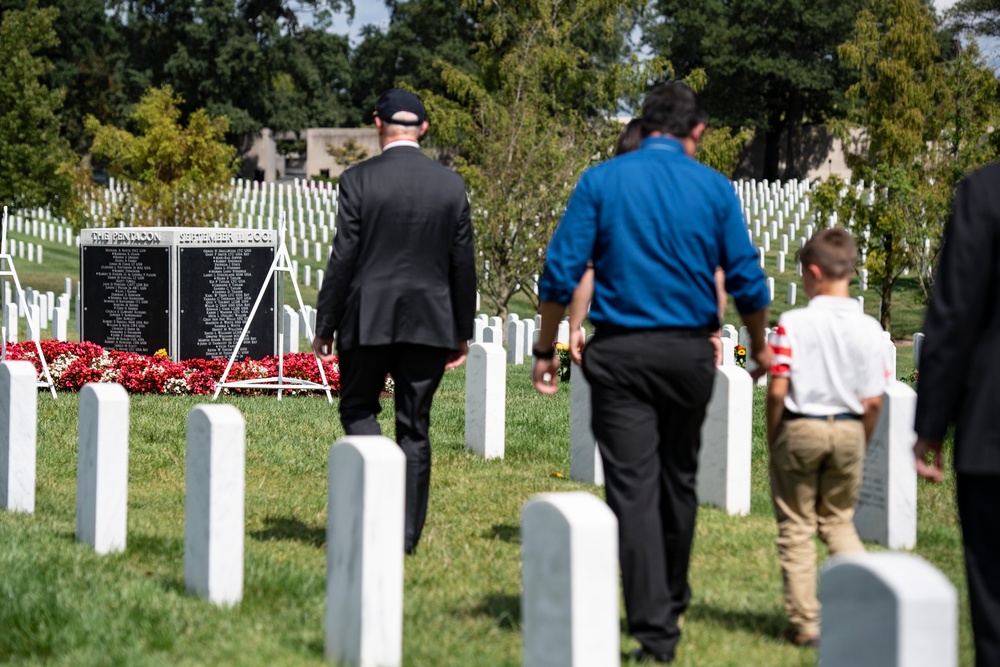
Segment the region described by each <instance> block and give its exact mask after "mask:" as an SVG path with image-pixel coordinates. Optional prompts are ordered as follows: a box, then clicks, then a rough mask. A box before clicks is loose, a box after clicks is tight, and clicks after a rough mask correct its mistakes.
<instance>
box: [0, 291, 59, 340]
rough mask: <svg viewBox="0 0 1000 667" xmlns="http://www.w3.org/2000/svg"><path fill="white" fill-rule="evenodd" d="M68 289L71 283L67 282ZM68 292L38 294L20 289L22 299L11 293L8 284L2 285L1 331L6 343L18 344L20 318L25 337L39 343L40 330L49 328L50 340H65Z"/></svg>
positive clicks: (37, 292)
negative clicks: (25, 325) (23, 324)
mask: <svg viewBox="0 0 1000 667" xmlns="http://www.w3.org/2000/svg"><path fill="white" fill-rule="evenodd" d="M67 284H68V286H70V289H72V287H71V285H72V281H70V280H67ZM70 300H71V297H70V293H69V292H66V293H63V294H60V295H59V296H58V297H57V296H56V295H55V293H54V292H44V293H43V292H39V291H36V290H33V289H32V288H30V287H26V288H25V289H24V300H23V301H22V300H21V298H19V296H18V295H16V294H15V293H14V290H13V289H12V287H11V283H10V282H4V301H3V332H4V336H5V338H4V339H5V340H6V341H7V342H10V343H16V342H17V341H18V328H19V325H20V318H22V317H23V318H26V319H27V320H28V322H29V324H28V327H27V330H28V335H29V337H32V338H33V339H34V340H41V331H42V329H49V330H50V334H51V336H50V337H51V338H52V339H54V340H61V341H66V340H69V321H70V319H69V308H70V305H69V304H70Z"/></svg>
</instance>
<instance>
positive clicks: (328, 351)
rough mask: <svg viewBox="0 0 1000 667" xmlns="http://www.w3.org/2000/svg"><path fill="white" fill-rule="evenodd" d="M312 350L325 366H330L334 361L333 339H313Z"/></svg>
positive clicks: (317, 337)
mask: <svg viewBox="0 0 1000 667" xmlns="http://www.w3.org/2000/svg"><path fill="white" fill-rule="evenodd" d="M312 349H313V352H314V353H315V354H316V356H317V357H318V358H319V360H320V361H322V362H323V363H324V364H328V363H330V362H331V361H333V339H332V338H320V337H319V336H316V337H315V338H313V342H312Z"/></svg>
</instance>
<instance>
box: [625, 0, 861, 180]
mask: <svg viewBox="0 0 1000 667" xmlns="http://www.w3.org/2000/svg"><path fill="white" fill-rule="evenodd" d="M867 4H868V1H867V0H847V1H846V2H842V1H841V0H777V1H775V0H705V1H704V2H697V3H691V2H686V1H685V0H655V1H654V2H653V3H652V5H651V7H652V9H653V11H652V12H650V13H649V14H648V17H649V18H647V20H646V21H645V24H644V26H643V32H644V35H645V38H644V39H645V41H646V42H647V43H648V44H649V45H650V47H651V48H652V49H653V51H654V52H655V53H657V54H659V55H661V56H662V57H664V58H666V59H668V60H669V61H670V62H671V63H672V64H673V66H674V68H675V70H676V72H677V74H678V75H679V76H682V77H684V76H688V75H690V73H691V72H693V71H695V70H697V69H699V68H700V69H703V70H704V71H705V74H706V75H707V77H708V83H707V85H706V87H705V89H704V91H702V94H701V95H702V99H703V102H704V104H705V108H706V109H708V111H709V113H710V114H711V117H712V119H713V122H715V123H717V124H720V125H729V126H734V127H753V128H755V129H756V130H757V132H758V133H761V134H763V137H764V149H765V150H764V174H763V175H764V178H767V179H776V178H778V177H779V176H781V177H783V178H794V177H800V176H802V175H803V174H804V173H805V171H806V170H807V168H808V165H806V164H804V163H803V161H802V156H801V143H802V141H801V140H802V137H801V130H802V127H803V126H804V125H806V124H808V123H820V122H824V121H825V120H827V119H828V118H837V117H842V116H843V114H844V112H845V106H844V104H843V95H842V91H843V90H844V88H845V87H846V83H845V80H844V72H843V70H841V69H840V68H839V67H838V56H837V46H838V45H839V44H841V43H842V42H844V41H846V40H847V39H848V37H849V36H850V35H851V32H852V30H853V28H854V23H853V21H854V17H855V14H856V12H857V11H858V10H859V9H861V8H862V7H864V6H866V5H867ZM783 135H784V137H785V139H786V142H787V143H786V146H785V157H786V161H785V169H784V172H783V173H780V174H779V158H780V151H781V138H782V136H783Z"/></svg>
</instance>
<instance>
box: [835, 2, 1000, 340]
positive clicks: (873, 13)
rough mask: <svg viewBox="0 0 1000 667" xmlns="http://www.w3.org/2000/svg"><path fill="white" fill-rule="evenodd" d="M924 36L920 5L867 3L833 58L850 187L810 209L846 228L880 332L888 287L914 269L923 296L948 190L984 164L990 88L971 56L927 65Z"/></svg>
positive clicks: (929, 41) (888, 307)
mask: <svg viewBox="0 0 1000 667" xmlns="http://www.w3.org/2000/svg"><path fill="white" fill-rule="evenodd" d="M934 30H935V23H934V17H933V15H932V14H931V11H930V9H929V8H928V7H927V6H926V5H925V4H924V3H922V2H920V0H874V2H873V3H872V7H871V8H870V9H866V10H863V11H862V12H860V13H859V14H858V20H857V32H856V36H855V38H854V40H852V41H850V42H847V43H845V44H844V45H843V46H842V47H841V49H840V56H841V60H842V61H843V62H844V63H845V65H846V66H848V67H850V68H852V69H853V70H854V72H855V73H856V74H857V76H858V81H857V83H855V84H854V85H853V86H851V87H850V88H849V89H848V91H847V97H848V98H849V99H850V100H852V101H854V102H855V103H856V105H857V106H856V107H855V108H854V110H853V112H852V115H851V119H852V120H853V121H854V123H855V124H856V126H857V127H858V128H860V129H861V131H862V133H861V136H860V138H859V139H858V140H856V141H855V142H853V147H852V148H851V150H849V151H848V154H847V158H848V165H849V166H850V167H851V168H852V172H853V176H852V185H851V187H845V186H844V184H843V183H842V182H838V181H831V182H828V183H827V184H825V185H824V186H823V188H821V189H820V192H821V194H820V196H819V198H818V199H817V201H818V203H819V208H820V210H823V211H824V213H827V212H829V211H830V210H837V211H838V213H839V215H840V217H841V218H842V219H843V220H845V221H847V220H849V221H851V223H852V224H853V226H854V228H855V232H856V234H855V236H856V237H857V238H858V239H859V241H860V246H861V248H862V251H863V254H864V256H865V257H866V268H867V269H868V271H869V275H870V280H871V282H872V284H873V286H875V287H878V288H879V290H880V293H881V300H882V317H881V320H882V326H883V327H884V328H885V329H886V330H887V331H888V330H889V329H890V327H891V322H892V291H893V287H894V286H895V284H896V281H897V280H898V278H899V277H900V275H901V274H902V273H903V272H904V271H906V270H909V269H915V270H917V275H918V278H919V279H920V281H921V284H922V286H923V287H924V289H925V291H929V289H930V277H931V273H932V272H931V268H932V266H933V261H934V257H935V256H936V252H937V249H938V248H939V246H940V240H941V230H942V229H943V225H944V220H945V217H946V215H947V211H948V209H949V207H950V202H951V197H952V192H953V191H954V186H955V185H956V183H957V182H958V180H959V179H961V178H962V177H963V176H964V175H965V174H966V173H968V171H970V170H971V169H974V168H976V167H977V166H979V165H981V164H983V163H985V162H986V161H988V160H989V159H991V158H992V157H993V155H994V148H993V145H992V144H991V143H990V142H989V140H988V134H989V128H990V127H991V125H992V124H993V123H995V122H996V119H997V103H996V91H997V84H996V79H995V78H994V75H993V74H992V73H991V72H989V70H987V69H986V68H985V66H984V65H983V63H982V60H981V58H980V57H979V56H978V53H977V52H976V51H975V47H974V46H970V47H961V46H958V47H956V48H957V53H958V56H957V57H956V58H955V59H954V60H951V61H945V62H939V61H937V60H936V58H937V56H938V42H937V41H936V39H935V34H934ZM824 189H825V190H826V191H825V192H824Z"/></svg>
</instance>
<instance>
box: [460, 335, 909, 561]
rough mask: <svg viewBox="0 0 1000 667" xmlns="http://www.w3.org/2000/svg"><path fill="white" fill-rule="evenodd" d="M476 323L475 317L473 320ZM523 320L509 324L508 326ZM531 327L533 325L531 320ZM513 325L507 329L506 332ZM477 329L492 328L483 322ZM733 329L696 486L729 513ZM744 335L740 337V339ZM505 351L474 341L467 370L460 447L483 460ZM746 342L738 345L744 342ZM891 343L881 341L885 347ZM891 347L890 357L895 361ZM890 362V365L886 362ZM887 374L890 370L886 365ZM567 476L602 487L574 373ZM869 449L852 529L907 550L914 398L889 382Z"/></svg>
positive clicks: (747, 385)
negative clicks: (484, 325) (885, 344)
mask: <svg viewBox="0 0 1000 667" xmlns="http://www.w3.org/2000/svg"><path fill="white" fill-rule="evenodd" d="M477 321H479V320H477ZM527 322H530V320H528V321H524V322H522V321H520V320H511V321H509V322H508V327H512V325H516V324H525V323H527ZM532 324H533V322H532ZM512 328H513V327H512ZM483 331H484V332H487V335H488V332H490V331H493V332H495V331H496V325H495V324H492V325H487V326H486V327H485V328H484V329H483ZM734 333H735V330H734V329H733V328H732V327H729V328H728V329H726V330H724V331H723V341H722V342H723V349H724V353H723V359H724V360H725V363H724V364H723V365H722V366H720V367H719V368H717V369H716V378H715V384H714V388H713V393H712V398H711V401H710V403H709V406H708V410H707V412H706V415H705V421H704V423H703V425H702V448H701V453H700V458H699V466H698V479H697V489H698V497H699V500H700V502H701V503H702V504H706V505H713V506H716V507H719V508H721V509H723V510H725V511H726V512H727V513H729V514H733V515H745V514H748V513H749V512H750V496H751V483H750V480H751V452H752V427H753V382H752V380H751V377H750V375H749V373H748V372H747V371H746V370H744V369H743V368H740V367H739V366H737V365H735V363H734V362H733V361H732V360H733V354H732V351H733V347H734V345H735V343H736V339H735V337H733V334H734ZM745 335H746V334H745V333H744V336H745ZM512 339H513V340H514V343H515V345H516V343H517V342H518V340H520V338H519V337H518V336H517V335H516V334H515V335H513V336H512V335H511V334H510V333H509V334H508V349H507V351H506V354H505V351H504V348H503V347H502V345H501V344H500V343H499V342H492V341H490V342H484V343H473V344H472V345H471V346H470V348H469V358H468V362H467V363H468V366H467V369H466V426H465V443H466V447H467V448H468V449H470V450H472V451H474V452H476V453H477V454H478V455H479V456H482V457H484V458H503V455H504V439H505V419H506V383H507V375H506V368H505V366H506V364H505V361H508V362H510V356H509V355H510V348H511V345H510V341H511V340H512ZM747 342H748V341H746V340H744V344H746V343H747ZM890 345H891V341H887V354H889V352H888V347H889V346H890ZM895 350H896V348H895V346H892V352H891V354H892V358H893V360H894V359H895ZM893 363H894V361H893ZM893 372H894V368H893ZM570 394H571V398H570V477H571V478H573V479H577V480H580V481H584V482H589V483H593V484H602V483H603V473H602V467H601V458H600V453H599V450H598V448H597V443H596V441H595V439H594V436H593V433H592V431H591V429H590V415H591V404H590V390H589V385H588V383H587V380H586V377H585V376H584V374H583V373H582V372H580V371H579V370H578V369H577V371H576V372H573V373H571V374H570ZM883 401H884V402H883V408H882V413H881V416H880V419H879V422H878V425H877V426H876V429H875V432H874V434H873V436H872V441H871V443H870V445H869V447H868V452H867V458H866V462H865V473H864V481H863V483H862V489H861V497H860V499H859V501H858V511H857V513H856V514H855V524H856V526H857V528H858V532H859V534H860V535H861V537H862V538H863V539H865V540H868V541H872V542H876V543H879V544H882V545H885V546H887V547H889V548H893V549H910V548H913V547H914V546H915V545H916V537H917V532H916V528H917V507H916V500H917V498H916V493H917V475H916V467H915V464H914V461H913V455H912V446H913V442H914V441H915V439H916V436H915V435H914V432H913V427H912V424H913V416H914V410H915V408H916V393H915V392H914V391H913V390H912V389H911V388H910V387H909V386H908V385H906V384H905V383H901V382H897V381H895V380H893V381H892V382H891V383H890V384H889V386H888V387H887V388H886V391H885V395H884V397H883Z"/></svg>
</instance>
